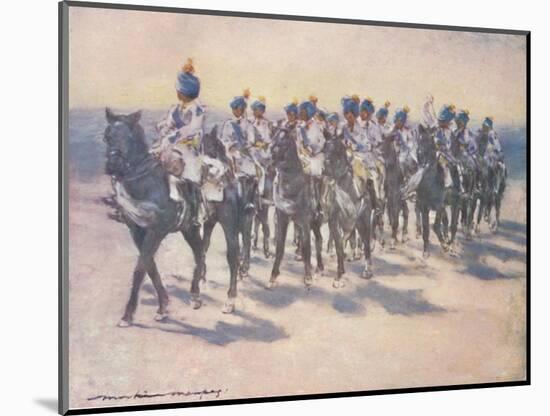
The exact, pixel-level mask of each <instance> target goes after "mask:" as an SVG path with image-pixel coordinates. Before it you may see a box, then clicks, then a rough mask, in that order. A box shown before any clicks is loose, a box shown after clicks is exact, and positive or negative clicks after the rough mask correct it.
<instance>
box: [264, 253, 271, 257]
mask: <svg viewBox="0 0 550 416" xmlns="http://www.w3.org/2000/svg"><path fill="white" fill-rule="evenodd" d="M264 257H265V258H266V259H269V258H270V257H271V253H270V252H269V251H264Z"/></svg>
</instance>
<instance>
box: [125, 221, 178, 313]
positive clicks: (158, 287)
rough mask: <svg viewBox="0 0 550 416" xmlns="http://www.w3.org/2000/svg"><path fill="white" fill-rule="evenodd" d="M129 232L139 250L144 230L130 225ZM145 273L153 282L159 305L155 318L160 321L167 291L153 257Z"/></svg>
mask: <svg viewBox="0 0 550 416" xmlns="http://www.w3.org/2000/svg"><path fill="white" fill-rule="evenodd" d="M130 233H131V235H132V238H133V240H134V243H135V244H136V247H137V248H138V250H141V246H142V244H143V238H144V237H145V230H144V229H143V228H141V227H138V226H133V227H130ZM147 274H148V275H149V277H150V278H151V282H152V283H153V287H154V288H155V291H156V292H157V298H158V302H159V307H158V309H157V315H156V316H155V320H157V321H161V320H162V319H164V318H165V317H166V316H167V315H168V303H169V298H168V293H167V292H166V289H165V288H164V285H163V284H162V279H161V277H160V273H159V271H158V269H157V265H156V263H155V260H154V259H151V262H150V264H149V267H148V268H147Z"/></svg>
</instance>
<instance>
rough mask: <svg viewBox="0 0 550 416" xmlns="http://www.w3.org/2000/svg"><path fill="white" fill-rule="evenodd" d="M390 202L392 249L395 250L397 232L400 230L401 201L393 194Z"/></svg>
mask: <svg viewBox="0 0 550 416" xmlns="http://www.w3.org/2000/svg"><path fill="white" fill-rule="evenodd" d="M391 199H392V201H391V203H390V205H391V207H390V209H389V212H390V225H391V242H390V250H395V248H396V244H397V232H398V230H399V205H398V204H399V203H398V202H397V201H396V200H395V198H394V197H393V196H392V198H391Z"/></svg>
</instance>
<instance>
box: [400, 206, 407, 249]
mask: <svg viewBox="0 0 550 416" xmlns="http://www.w3.org/2000/svg"><path fill="white" fill-rule="evenodd" d="M401 212H402V213H403V228H402V229H401V241H402V242H403V243H406V242H407V241H409V205H408V204H407V201H402V202H401Z"/></svg>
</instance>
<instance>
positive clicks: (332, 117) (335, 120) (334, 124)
mask: <svg viewBox="0 0 550 416" xmlns="http://www.w3.org/2000/svg"><path fill="white" fill-rule="evenodd" d="M327 130H328V132H329V134H330V135H331V136H332V137H336V136H338V135H339V134H340V118H339V117H338V113H329V114H328V115H327Z"/></svg>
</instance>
